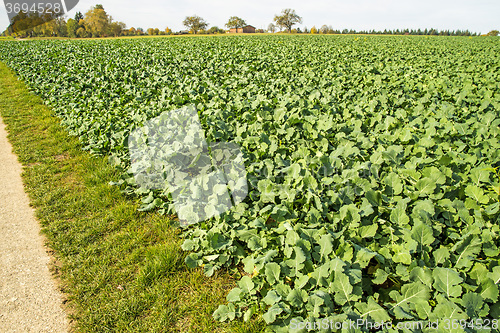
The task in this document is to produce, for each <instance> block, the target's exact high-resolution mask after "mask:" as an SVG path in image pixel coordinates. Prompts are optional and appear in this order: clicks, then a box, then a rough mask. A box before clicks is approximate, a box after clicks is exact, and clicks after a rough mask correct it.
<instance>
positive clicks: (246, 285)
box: [238, 275, 255, 294]
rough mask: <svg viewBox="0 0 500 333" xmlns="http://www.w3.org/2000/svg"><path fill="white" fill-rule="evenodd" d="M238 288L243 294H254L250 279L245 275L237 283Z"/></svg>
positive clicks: (253, 285)
mask: <svg viewBox="0 0 500 333" xmlns="http://www.w3.org/2000/svg"><path fill="white" fill-rule="evenodd" d="M238 286H239V287H240V288H241V290H242V291H243V292H244V293H247V294H254V293H255V290H254V287H255V284H254V283H253V281H252V278H251V277H249V276H247V275H245V276H243V277H242V278H241V280H240V281H238Z"/></svg>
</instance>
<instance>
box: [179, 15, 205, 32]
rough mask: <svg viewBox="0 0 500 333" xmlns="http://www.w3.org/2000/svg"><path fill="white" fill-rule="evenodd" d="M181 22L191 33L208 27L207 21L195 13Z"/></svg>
mask: <svg viewBox="0 0 500 333" xmlns="http://www.w3.org/2000/svg"><path fill="white" fill-rule="evenodd" d="M182 24H183V25H184V26H185V27H186V28H188V29H189V30H190V31H192V32H193V33H196V32H198V31H199V30H202V29H206V28H207V27H208V23H207V22H206V21H205V20H204V19H202V18H201V17H199V16H197V15H194V16H188V17H186V18H185V19H184V21H183V22H182Z"/></svg>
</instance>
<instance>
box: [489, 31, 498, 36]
mask: <svg viewBox="0 0 500 333" xmlns="http://www.w3.org/2000/svg"><path fill="white" fill-rule="evenodd" d="M498 34H499V32H498V30H491V31H490V32H488V33H487V34H486V36H498Z"/></svg>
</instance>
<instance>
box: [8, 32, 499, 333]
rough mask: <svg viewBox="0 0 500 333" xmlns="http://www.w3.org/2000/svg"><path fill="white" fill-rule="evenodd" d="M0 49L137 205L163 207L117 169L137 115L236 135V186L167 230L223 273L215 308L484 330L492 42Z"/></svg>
mask: <svg viewBox="0 0 500 333" xmlns="http://www.w3.org/2000/svg"><path fill="white" fill-rule="evenodd" d="M0 60H1V61H3V62H4V63H5V64H7V65H8V66H9V67H10V68H12V69H13V70H14V71H15V72H16V73H17V75H18V76H19V77H20V78H21V79H22V80H24V81H25V82H26V84H27V85H28V86H29V87H30V89H32V91H33V92H34V93H36V94H38V95H40V96H41V97H42V99H43V100H44V101H45V102H46V103H47V105H48V106H50V108H51V110H53V113H54V114H55V115H56V116H57V117H59V118H60V121H61V124H62V125H63V126H64V127H65V128H67V130H68V131H69V133H70V134H72V135H74V136H77V137H78V138H79V140H80V141H81V144H82V147H83V148H84V149H85V150H88V151H89V152H91V153H93V154H97V155H105V156H109V160H110V163H112V164H113V165H115V166H116V168H118V169H119V170H120V171H121V174H122V176H121V177H120V178H119V179H116V181H115V185H116V186H119V187H120V189H121V190H122V191H123V193H125V195H129V196H131V197H134V196H135V197H139V198H141V200H142V205H141V207H140V210H141V211H159V212H160V213H161V214H165V215H166V216H170V215H172V214H174V213H175V211H174V208H173V205H172V202H171V200H170V199H171V198H170V197H169V194H168V193H165V192H164V191H162V190H145V189H143V188H139V187H138V186H137V185H136V183H135V181H134V178H133V177H132V175H131V174H130V172H129V167H130V160H129V155H128V151H127V139H128V135H129V133H130V132H131V131H132V130H133V129H134V128H136V127H138V126H141V125H142V124H143V123H144V122H146V121H147V120H148V119H151V118H154V117H156V116H158V115H160V114H161V113H162V112H165V111H170V110H174V109H177V108H179V107H181V106H184V105H194V106H195V107H196V109H197V111H198V113H199V116H200V120H201V123H202V127H203V129H204V131H205V135H206V138H207V141H208V142H235V143H237V144H238V145H239V146H241V147H242V150H243V153H244V162H245V168H246V171H247V179H248V188H249V193H248V196H247V197H246V199H245V200H244V201H243V202H241V203H239V204H238V205H236V206H235V207H234V208H233V209H232V210H230V211H228V212H226V213H224V214H222V215H221V216H219V217H217V218H212V219H210V220H207V221H204V222H201V223H198V224H194V225H190V226H189V227H185V228H182V229H181V237H182V239H183V241H184V243H183V245H182V248H183V250H185V251H187V252H188V253H189V254H188V255H187V256H186V260H185V264H186V265H187V266H189V267H191V268H195V267H203V268H202V269H203V271H204V272H205V274H206V275H207V276H212V275H213V274H214V272H216V271H217V270H220V269H227V270H228V271H229V272H230V273H231V274H233V276H234V277H235V278H236V279H237V287H235V288H234V289H232V290H231V291H230V292H229V294H228V295H227V302H225V303H224V304H220V306H219V307H218V309H217V310H216V311H215V312H214V314H213V317H214V318H215V320H219V321H232V320H249V319H250V318H256V317H260V316H261V317H262V318H263V320H264V321H265V322H266V323H267V327H268V329H269V330H272V331H276V332H301V331H304V330H305V329H307V327H308V326H306V328H305V329H303V330H301V327H302V326H303V325H302V326H301V325H299V323H301V324H304V325H305V324H306V323H307V324H308V325H313V324H314V323H323V327H324V326H330V324H329V325H325V323H342V322H348V321H356V320H365V321H368V322H372V323H382V322H392V324H393V325H394V328H393V329H389V328H387V327H385V328H384V331H386V332H396V331H403V329H402V328H400V327H396V325H397V324H398V323H399V322H402V323H403V324H404V323H406V322H415V321H422V322H429V321H431V322H435V321H439V324H440V332H474V331H477V330H478V329H479V328H478V327H479V326H478V325H482V327H483V328H485V330H484V331H485V332H486V331H488V332H490V331H492V332H493V331H494V332H498V322H497V320H498V319H499V318H500V302H499V283H500V213H499V210H500V202H499V199H500V43H499V41H498V39H497V38H479V37H478V38H465V37H464V38H461V37H456V38H455V37H452V38H444V37H443V38H441V37H434V38H427V37H404V36H402V37H373V36H370V37H368V36H367V37H363V36H361V37H360V36H299V35H295V36H252V37H244V36H234V37H228V36H223V37H211V38H207V37H200V38H158V39H151V38H148V39H115V40H88V41H83V40H82V41H79V40H71V41H64V40H57V41H49V40H46V41H26V42H22V43H20V42H14V41H4V42H0ZM169 198H170V199H169ZM159 274H161V272H159ZM332 326H333V325H332ZM333 330H335V327H334V329H333ZM427 330H429V329H426V330H424V332H425V331H427ZM322 331H325V332H327V331H329V330H328V329H326V328H324V329H323V330H322ZM345 331H346V332H347V331H348V330H347V329H346V330H345ZM351 331H353V332H354V330H351ZM358 331H359V330H358Z"/></svg>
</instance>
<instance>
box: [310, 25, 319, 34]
mask: <svg viewBox="0 0 500 333" xmlns="http://www.w3.org/2000/svg"><path fill="white" fill-rule="evenodd" d="M311 33H312V34H317V33H318V29H316V27H315V26H314V25H313V27H312V28H311Z"/></svg>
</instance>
